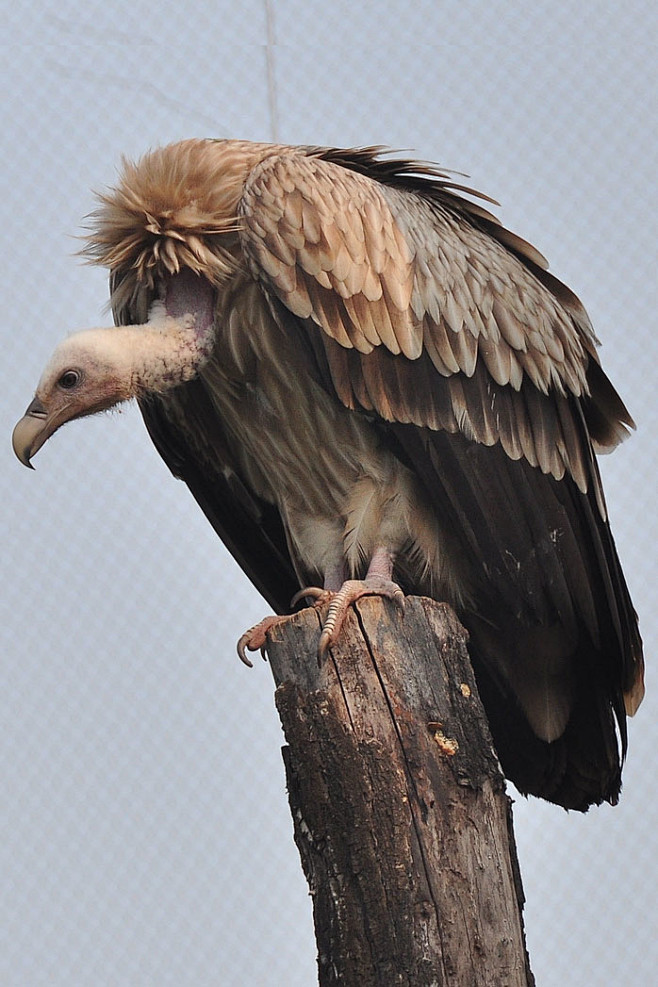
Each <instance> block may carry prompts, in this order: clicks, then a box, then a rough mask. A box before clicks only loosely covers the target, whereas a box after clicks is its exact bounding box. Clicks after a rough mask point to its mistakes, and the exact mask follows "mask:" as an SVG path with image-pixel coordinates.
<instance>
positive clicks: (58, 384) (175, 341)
mask: <svg viewBox="0 0 658 987" xmlns="http://www.w3.org/2000/svg"><path fill="white" fill-rule="evenodd" d="M213 305H214V294H213V292H212V290H211V288H210V286H209V285H208V282H207V281H205V280H204V279H202V278H199V277H196V276H195V275H194V274H192V273H191V272H190V271H184V272H181V273H180V274H177V275H174V276H173V277H172V278H171V279H170V280H169V282H168V284H167V290H166V303H165V300H159V301H157V302H155V303H154V304H153V305H152V307H151V311H150V313H149V320H148V322H147V323H146V324H144V325H137V326H119V327H116V328H111V329H85V330H83V331H82V332H78V333H75V334H74V335H72V336H70V337H69V338H68V339H65V340H64V341H63V342H61V343H60V344H59V345H58V346H57V347H56V349H55V351H54V353H53V355H52V357H51V358H50V360H49V361H48V364H47V366H46V368H45V370H44V372H43V374H42V376H41V380H40V381H39V384H38V386H37V389H36V393H35V396H34V398H33V400H32V401H31V402H30V404H29V406H28V408H27V410H26V412H25V414H24V415H23V417H22V418H21V419H20V421H19V422H18V424H17V425H16V427H15V429H14V433H13V437H12V442H13V446H14V452H15V453H16V455H17V457H18V458H19V459H20V461H21V462H22V463H23V464H24V465H25V466H29V467H30V468H33V467H32V464H31V459H32V457H33V456H34V454H35V453H36V452H37V451H38V450H39V449H40V448H41V446H42V445H43V444H44V443H45V442H46V441H47V440H48V439H49V438H50V436H51V435H52V434H53V432H55V431H56V430H57V429H58V428H59V427H60V426H61V425H64V424H65V423H66V422H69V421H72V420H73V419H74V418H83V417H85V416H87V415H94V414H96V413H97V412H99V411H106V410H107V409H109V408H112V407H114V406H115V405H117V404H120V403H121V402H122V401H129V400H130V399H131V398H135V397H140V396H142V395H144V394H146V393H162V392H164V391H167V390H169V389H170V388H172V387H175V386H176V385H178V384H182V383H183V382H184V381H187V380H191V379H192V378H193V377H195V376H196V374H197V373H198V371H199V368H200V367H201V366H202V365H203V363H205V361H206V360H207V359H208V357H209V356H210V353H211V351H212V344H213ZM168 311H170V312H171V311H175V312H177V314H176V316H172V315H168V314H167V312H168ZM178 313H180V314H178Z"/></svg>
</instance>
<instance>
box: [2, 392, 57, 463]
mask: <svg viewBox="0 0 658 987" xmlns="http://www.w3.org/2000/svg"><path fill="white" fill-rule="evenodd" d="M64 417H65V416H64V415H61V414H57V415H53V414H48V411H47V410H46V408H45V407H44V405H43V404H42V402H41V401H40V400H39V398H34V400H33V401H32V402H31V404H30V405H29V407H28V408H27V410H26V412H25V414H24V415H23V417H22V418H21V420H20V421H19V422H18V424H17V425H16V428H15V429H14V433H13V435H12V438H11V441H12V445H13V447H14V452H15V453H16V455H17V457H18V458H19V459H20V461H21V462H22V464H23V466H27V467H28V468H29V469H34V466H33V465H32V463H31V462H30V460H31V458H32V456H34V454H35V453H36V452H37V451H38V450H39V449H40V448H41V446H42V445H43V444H44V442H45V441H46V440H47V439H49V438H50V436H51V435H52V434H53V432H54V431H55V429H56V428H57V427H58V426H59V425H60V424H62V419H63V418H64Z"/></svg>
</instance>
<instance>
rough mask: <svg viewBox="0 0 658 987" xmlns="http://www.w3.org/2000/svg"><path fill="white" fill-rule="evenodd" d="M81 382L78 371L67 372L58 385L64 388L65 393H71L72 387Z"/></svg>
mask: <svg viewBox="0 0 658 987" xmlns="http://www.w3.org/2000/svg"><path fill="white" fill-rule="evenodd" d="M79 380H80V374H79V373H78V371H77V370H66V371H65V372H64V373H63V374H62V376H61V377H60V378H59V380H58V381H57V383H58V384H59V386H60V387H63V388H64V390H65V391H70V390H71V388H72V387H75V385H76V384H77V383H78V381H79Z"/></svg>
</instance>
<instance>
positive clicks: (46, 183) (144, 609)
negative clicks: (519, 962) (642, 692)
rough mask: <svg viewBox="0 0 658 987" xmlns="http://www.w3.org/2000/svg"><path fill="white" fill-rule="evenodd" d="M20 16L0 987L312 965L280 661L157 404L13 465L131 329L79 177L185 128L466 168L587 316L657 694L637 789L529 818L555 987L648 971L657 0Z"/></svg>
mask: <svg viewBox="0 0 658 987" xmlns="http://www.w3.org/2000/svg"><path fill="white" fill-rule="evenodd" d="M23 6H24V7H27V5H23ZM20 8H21V5H18V4H15V5H14V7H13V9H11V8H7V9H5V26H4V41H5V44H4V45H3V64H2V67H1V69H0V71H1V72H2V78H3V91H4V92H5V97H4V100H3V103H2V110H1V113H2V121H1V122H2V133H3V137H4V141H3V152H2V199H1V206H0V208H1V210H2V223H1V225H0V238H1V243H2V264H1V265H0V285H1V294H0V298H1V299H2V321H1V330H0V331H1V332H2V343H3V345H2V354H3V383H4V387H3V400H2V409H1V410H2V434H3V435H4V436H5V440H4V442H3V444H2V448H1V451H0V456H1V457H2V503H3V509H4V510H3V514H4V533H3V541H4V545H5V549H4V552H3V558H4V578H3V582H2V598H3V599H2V605H3V609H4V612H3V620H2V634H3V643H2V658H3V660H2V664H1V671H0V676H1V678H2V682H1V687H0V697H1V699H0V702H1V703H2V710H1V722H2V730H1V733H0V736H1V742H0V772H1V776H2V792H3V798H2V807H1V808H0V827H1V830H2V838H1V840H0V867H1V869H2V879H1V884H0V896H1V897H0V982H2V983H3V984H6V985H7V987H37V985H41V984H44V985H45V984H48V985H52V987H59V985H67V987H68V985H72V984H74V985H76V987H87V985H89V987H91V985H98V984H103V985H104V984H108V985H109V984H111V985H120V987H123V985H125V987H129V985H130V987H131V985H151V984H152V985H158V987H167V985H175V987H192V985H195V987H196V985H201V984H208V985H210V984H213V985H214V984H218V985H220V984H221V985H242V984H258V985H264V987H277V985H285V987H302V985H308V984H312V983H314V982H315V978H316V974H315V956H314V953H315V950H314V939H313V931H312V922H311V906H310V900H309V898H308V896H307V891H306V886H305V884H304V881H303V878H302V875H301V869H300V866H299V861H298V858H297V852H296V849H295V847H294V844H293V842H292V825H291V821H290V818H289V815H288V808H287V802H286V796H285V790H284V774H283V767H282V763H281V758H280V753H279V748H280V746H281V744H282V736H281V732H280V729H279V726H278V720H277V717H276V713H275V710H274V705H273V701H272V692H273V686H272V681H271V676H270V672H269V669H268V668H267V666H266V665H264V664H262V663H259V664H258V665H257V666H256V668H255V669H254V671H252V672H249V671H248V670H247V669H245V668H244V667H243V666H242V665H241V664H240V663H239V662H238V660H237V658H236V657H235V653H234V645H233V642H234V641H235V640H236V639H237V637H238V636H239V634H240V633H241V631H242V630H243V629H244V628H245V627H247V626H249V625H250V624H252V623H254V622H255V621H256V620H257V619H259V618H260V617H261V616H262V615H263V613H264V612H265V608H264V604H263V602H262V601H261V600H260V599H259V597H258V596H257V594H256V593H255V591H254V590H252V589H251V587H250V586H249V584H248V583H247V580H246V578H245V577H244V576H242V574H241V573H240V572H239V571H238V569H237V568H236V567H235V565H234V564H233V562H232V561H231V560H230V558H229V556H228V555H227V553H226V552H225V551H224V549H223V547H222V546H221V545H220V544H219V542H218V541H217V539H216V538H215V537H214V535H213V533H212V531H211V529H210V527H209V525H208V524H207V523H206V522H205V520H204V518H203V516H202V514H201V512H200V511H199V510H198V509H197V507H196V505H195V504H194V502H193V500H192V498H191V496H190V495H189V493H188V492H187V490H186V489H185V488H184V486H183V485H182V484H179V483H176V482H175V481H174V480H173V479H171V477H170V475H169V474H168V472H167V470H166V468H165V467H164V465H163V464H162V462H161V461H160V460H159V458H158V456H157V454H156V452H155V451H154V449H153V448H152V446H151V444H150V442H149V440H148V438H147V436H146V433H145V430H144V428H143V425H142V423H141V419H140V418H139V415H138V414H137V412H136V411H135V410H134V409H127V410H124V411H122V412H121V413H120V414H114V415H112V416H109V417H108V416H103V417H101V418H99V419H93V420H89V421H87V422H83V423H77V424H74V425H72V426H70V427H69V428H67V429H65V430H63V431H62V432H61V433H60V434H58V435H57V436H56V438H55V439H53V440H52V442H51V443H49V445H48V446H47V447H46V449H44V451H43V452H42V453H41V454H40V455H39V457H38V460H37V473H36V474H32V473H28V471H27V470H24V469H22V467H20V466H19V465H18V463H17V462H16V461H15V460H14V459H13V457H12V456H11V452H10V450H9V442H8V437H9V433H10V429H11V427H12V426H13V424H14V422H15V420H16V419H17V418H18V417H19V415H20V414H21V413H22V411H23V409H24V407H25V405H26V404H27V403H28V401H29V399H30V397H31V394H32V392H33V389H34V386H35V384H36V381H37V379H38V376H39V374H40V372H41V369H42V367H43V365H44V362H45V360H46V358H47V356H48V355H49V352H50V351H51V349H52V347H53V345H54V344H55V342H56V341H58V340H59V339H60V338H61V337H62V336H63V335H64V334H65V333H66V332H68V331H70V330H72V329H77V328H82V327H84V326H88V325H98V324H102V323H103V322H105V323H108V322H109V319H108V316H107V314H106V313H104V312H103V309H104V305H105V299H106V297H107V288H106V283H105V275H104V274H103V272H100V271H98V270H94V269H89V268H84V267H81V266H80V264H79V262H78V260H77V259H76V258H75V257H74V253H75V251H76V249H78V244H77V242H76V240H75V239H74V238H73V236H74V235H75V234H79V233H80V232H81V223H82V219H83V217H84V215H85V214H86V213H88V212H89V211H90V210H91V209H92V208H93V196H92V193H91V191H90V190H91V189H92V188H94V189H100V188H102V187H103V186H104V185H106V184H110V183H112V181H113V179H114V177H115V175H116V167H117V165H118V163H119V160H120V157H121V155H122V154H125V155H128V156H137V155H139V154H141V153H142V152H143V151H145V150H146V149H147V148H149V147H152V146H154V145H157V144H161V143H167V142H169V141H173V140H177V139H180V138H182V137H186V136H220V137H229V136H236V137H245V138H251V139H256V140H262V139H270V138H272V137H276V138H278V139H279V140H282V141H286V142H290V143H318V144H337V145H351V144H388V145H393V146H394V147H396V148H404V149H412V150H413V151H414V153H415V154H416V155H417V156H419V157H422V158H425V159H429V160H434V161H438V162H440V163H441V164H442V165H444V166H445V167H449V168H455V169H458V170H463V171H467V172H468V173H469V174H470V176H471V181H472V183H473V184H474V186H475V187H476V188H481V189H482V190H483V191H485V192H488V193H489V194H490V195H492V196H494V197H495V198H497V199H498V200H500V201H501V203H502V204H503V205H502V209H501V211H500V214H501V215H502V217H503V219H504V221H505V222H506V224H507V225H508V226H509V227H510V228H511V229H513V230H515V231H516V232H518V233H519V234H521V235H522V236H524V237H526V238H527V239H529V240H530V241H531V242H533V243H535V244H536V245H537V246H538V247H539V248H540V249H541V250H542V251H543V252H544V253H545V254H546V255H547V256H548V257H549V259H550V261H551V266H552V270H553V271H554V272H555V273H556V274H557V275H558V277H561V278H563V279H564V280H566V282H567V283H568V284H569V285H570V286H571V287H573V288H574V289H575V290H576V291H577V292H578V294H579V295H580V296H581V297H582V298H583V300H584V301H585V303H586V305H587V308H588V310H589V312H590V315H591V316H592V319H593V322H594V325H595V327H596V329H597V332H598V334H599V335H600V337H601V338H602V340H603V342H604V344H605V345H604V347H603V351H602V357H603V362H604V365H605V367H606V369H607V371H608V373H609V374H610V376H611V377H612V379H613V381H614V382H615V383H616V385H617V386H618V387H619V389H620V391H621V393H622V395H623V396H624V397H625V398H626V399H627V402H628V404H629V406H630V409H631V411H632V413H633V414H634V415H635V417H636V419H637V421H638V424H639V430H638V434H637V435H636V436H635V437H634V438H633V439H632V441H630V442H628V443H627V444H626V445H625V446H624V447H623V448H621V449H620V450H618V452H617V453H616V454H615V455H614V456H613V457H611V458H610V459H609V460H606V461H605V462H604V463H603V470H604V478H605V481H606V488H607V494H608V500H609V506H610V513H611V516H612V521H613V527H614V531H615V535H616V539H617V543H618V547H619V551H620V554H621V557H622V560H623V562H624V564H625V568H626V573H627V577H628V582H629V584H630V587H631V590H632V593H633V596H634V599H635V603H636V606H637V608H638V610H639V612H640V615H641V619H642V628H643V634H644V638H645V642H646V650H647V656H648V659H649V676H648V685H649V694H648V698H647V700H646V702H645V705H644V706H643V708H642V709H641V711H640V713H639V715H638V717H637V718H636V720H635V721H634V722H632V723H631V731H630V754H629V759H628V764H627V767H626V772H625V789H624V794H623V797H622V801H621V804H620V805H619V806H618V807H617V808H615V809H611V808H610V807H602V808H601V809H598V810H593V811H591V812H590V813H589V814H588V815H587V816H579V815H573V814H570V815H567V814H566V813H564V812H562V811H561V810H559V809H557V808H555V807H551V806H548V805H546V804H542V803H540V802H537V801H536V800H531V801H525V800H517V804H516V807H515V819H516V833H517V840H518V844H519V855H520V860H521V867H522V870H523V876H524V882H525V891H526V897H527V905H526V912H525V916H526V927H527V935H528V944H529V949H530V955H531V961H532V965H533V969H534V971H535V974H536V977H537V981H538V984H539V985H542V987H561V985H565V984H585V983H587V984H594V985H596V984H604V983H605V984H622V983H624V984H638V985H639V984H648V983H650V982H653V977H654V975H655V969H656V964H657V963H658V954H657V952H656V936H655V919H656V895H655V882H656V876H657V874H656V835H655V834H656V832H657V831H658V797H657V796H656V794H655V791H654V789H653V781H654V777H655V749H656V742H657V741H658V736H657V728H656V719H657V718H656V698H655V696H656V693H655V691H654V690H653V688H652V686H653V681H654V677H653V675H652V673H651V667H652V664H651V662H652V658H653V657H654V653H655V650H656V649H655V643H656V635H657V622H656V615H655V608H654V606H653V596H654V594H653V580H654V578H655V576H656V565H655V546H656V536H657V534H658V532H657V529H656V509H655V494H654V485H655V474H656V449H657V446H656V441H655V431H654V429H655V420H656V411H657V408H656V397H655V394H656V379H655V375H656V357H657V355H658V348H657V345H656V339H655V333H656V315H655V312H656V301H657V299H656V283H655V269H656V243H657V242H658V240H657V238H656V222H655V217H656V213H657V208H656V207H657V205H658V204H657V202H656V191H655V175H656V171H657V161H656V139H655V117H654V111H655V95H656V89H655V85H656V68H655V64H656V62H655V49H654V48H653V47H652V40H653V41H655V32H656V26H657V24H656V6H655V4H654V3H653V2H647V3H642V2H639V0H630V2H627V3H625V4H617V3H614V4H613V3H609V2H600V3H597V4H596V5H591V6H590V5H587V4H581V3H578V2H577V0H573V2H567V0H553V2H551V3H550V4H549V3H536V4H532V5H529V4H527V3H520V2H506V3H500V2H488V3H484V2H481V3H478V2H461V3H438V2H436V3H428V2H424V3H420V2H416V3H414V4H412V5H411V7H410V5H409V4H408V2H406V0H389V3H388V4H387V5H385V6H384V5H380V4H375V3H367V2H365V3H362V4H354V3H343V2H340V3H338V2H331V0H329V2H325V3H320V2H318V0H303V2H302V0H270V4H269V8H270V9H269V14H270V17H269V19H268V16H267V13H268V12H267V8H266V4H265V3H264V2H261V0H246V2H245V0H243V2H241V3H240V4H235V3H233V2H229V0H220V2H215V3H210V2H206V3H201V2H198V0H190V2H188V3H187V4H185V3H178V4H170V3H155V2H152V3H148V2H140V0H131V2H122V0H115V2H113V3H111V4H107V3H106V4H100V3H98V2H87V3H82V0H58V2H57V3H52V4H48V3H43V2H35V3H32V4H30V5H29V10H28V11H27V12H25V11H24V10H23V9H20ZM268 41H269V43H270V44H269V47H268V44H267V43H268ZM7 42H13V43H12V44H8V43H7ZM652 104H653V105H652Z"/></svg>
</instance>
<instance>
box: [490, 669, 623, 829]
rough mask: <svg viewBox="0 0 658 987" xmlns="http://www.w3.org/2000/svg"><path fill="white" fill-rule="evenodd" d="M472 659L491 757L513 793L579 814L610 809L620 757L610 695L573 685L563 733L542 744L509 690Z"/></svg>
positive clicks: (615, 797)
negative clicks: (602, 807) (595, 808)
mask: <svg viewBox="0 0 658 987" xmlns="http://www.w3.org/2000/svg"><path fill="white" fill-rule="evenodd" d="M472 658H473V665H474V669H475V674H476V678H477V682H478V689H479V691H480V697H481V699H482V702H483V705H484V708H485V710H486V712H487V716H488V719H489V725H490V727H491V733H492V737H493V741H494V746H495V748H496V752H497V754H498V757H499V760H500V763H501V766H502V769H503V771H504V773H505V775H506V777H507V778H508V779H509V780H510V781H512V782H513V783H514V785H515V786H516V787H517V788H518V790H519V791H520V792H521V793H522V794H524V795H535V796H537V797H539V798H543V799H546V800H548V801H549V802H554V803H556V804H557V805H561V806H563V807H564V808H565V809H575V810H577V811H580V812H586V811H587V809H588V808H589V807H590V805H599V804H600V803H601V802H609V803H610V804H611V805H615V804H616V803H617V801H618V800H619V793H620V791H621V764H622V756H621V754H620V743H619V738H618V731H617V724H616V719H615V712H614V709H613V702H612V701H611V699H610V696H609V695H606V693H605V692H604V691H603V690H601V689H600V688H597V686H596V685H595V684H594V683H582V682H580V683H578V684H577V687H576V693H575V698H574V701H573V703H572V706H571V713H570V716H569V719H568V721H567V724H566V727H565V729H564V731H563V733H562V734H561V735H560V736H559V737H557V738H556V739H555V740H552V741H546V740H542V739H541V738H540V737H538V736H537V734H536V733H535V732H534V731H533V730H532V728H531V726H530V724H529V722H528V719H527V718H526V715H525V713H524V711H523V709H522V707H521V705H520V703H519V701H518V699H517V698H516V696H515V695H514V694H513V693H512V692H511V690H510V688H509V686H508V685H507V684H506V683H505V682H504V681H503V680H502V679H501V678H500V677H499V676H498V675H497V674H495V673H492V670H491V667H490V666H488V665H487V664H485V663H484V662H482V661H480V660H478V656H477V654H473V655H472ZM622 715H623V713H622ZM621 741H622V747H623V741H624V738H623V737H622V738H621Z"/></svg>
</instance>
